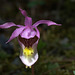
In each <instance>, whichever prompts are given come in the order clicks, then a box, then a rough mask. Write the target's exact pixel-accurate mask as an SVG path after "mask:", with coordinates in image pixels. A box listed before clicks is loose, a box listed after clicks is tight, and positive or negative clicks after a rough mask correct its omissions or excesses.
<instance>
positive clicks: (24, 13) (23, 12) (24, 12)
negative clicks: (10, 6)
mask: <svg viewBox="0 0 75 75" xmlns="http://www.w3.org/2000/svg"><path fill="white" fill-rule="evenodd" d="M19 10H20V11H21V13H22V15H23V16H25V17H26V16H27V13H26V11H25V10H22V9H21V8H19Z"/></svg>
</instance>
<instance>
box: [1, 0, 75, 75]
mask: <svg viewBox="0 0 75 75" xmlns="http://www.w3.org/2000/svg"><path fill="white" fill-rule="evenodd" d="M19 7H21V8H22V9H24V10H26V11H27V14H28V16H30V17H32V18H33V23H34V22H36V21H38V20H42V19H45V20H52V21H54V22H56V23H59V24H62V26H50V27H48V26H47V25H39V26H38V29H39V31H40V34H41V38H40V40H39V44H38V48H37V49H38V53H39V59H38V61H37V62H36V63H35V64H34V71H35V75H75V0H0V24H3V23H6V22H14V23H15V24H21V25H24V16H23V15H22V14H21V13H20V11H19ZM14 29H15V27H12V28H10V29H0V75H31V69H29V68H28V69H26V68H25V65H24V64H23V63H22V62H21V61H20V59H19V54H20V50H21V48H20V46H19V44H18V42H17V39H16V38H15V39H14V40H12V41H11V42H10V43H8V44H5V42H6V41H7V40H8V39H9V37H10V35H11V33H12V32H13V30H14Z"/></svg>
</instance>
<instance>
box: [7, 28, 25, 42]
mask: <svg viewBox="0 0 75 75" xmlns="http://www.w3.org/2000/svg"><path fill="white" fill-rule="evenodd" d="M24 29H25V28H24V27H21V28H17V29H16V30H15V31H14V32H13V33H12V35H11V37H10V39H9V40H8V41H7V42H6V43H8V42H10V41H11V40H12V39H14V38H16V37H17V36H19V34H20V33H21V32H22V31H23V30H24Z"/></svg>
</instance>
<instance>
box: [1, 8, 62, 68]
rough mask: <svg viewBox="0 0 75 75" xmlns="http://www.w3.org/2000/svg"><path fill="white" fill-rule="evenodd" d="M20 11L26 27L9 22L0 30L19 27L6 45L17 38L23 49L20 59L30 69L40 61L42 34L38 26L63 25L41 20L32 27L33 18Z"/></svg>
mask: <svg viewBox="0 0 75 75" xmlns="http://www.w3.org/2000/svg"><path fill="white" fill-rule="evenodd" d="M19 10H20V11H21V13H22V15H23V16H24V17H25V22H24V25H16V24H15V23H13V22H7V23H4V24H3V25H0V28H2V29H3V28H4V29H5V28H10V27H12V26H16V27H18V28H16V29H15V30H14V32H13V33H12V35H11V37H10V39H9V40H8V41H7V42H6V43H8V42H10V41H11V40H12V39H14V38H16V37H17V39H18V42H19V44H20V46H21V47H22V50H21V53H20V59H21V61H22V62H23V63H24V64H25V65H26V67H27V66H29V67H30V66H32V65H33V64H34V63H35V62H36V61H37V59H38V52H37V44H38V41H39V39H40V32H39V30H38V29H37V26H38V25H39V24H47V25H48V26H51V25H58V26H60V25H61V24H56V23H55V22H52V21H50V20H39V21H37V22H35V23H34V24H33V25H32V18H31V17H28V16H27V13H26V11H25V10H22V9H21V8H19ZM34 29H35V30H34Z"/></svg>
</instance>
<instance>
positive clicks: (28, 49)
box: [23, 47, 34, 57]
mask: <svg viewBox="0 0 75 75" xmlns="http://www.w3.org/2000/svg"><path fill="white" fill-rule="evenodd" d="M33 53H34V50H33V49H32V48H31V47H30V48H27V47H26V48H25V49H24V50H23V54H24V55H25V56H26V57H29V56H32V54H33Z"/></svg>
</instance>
